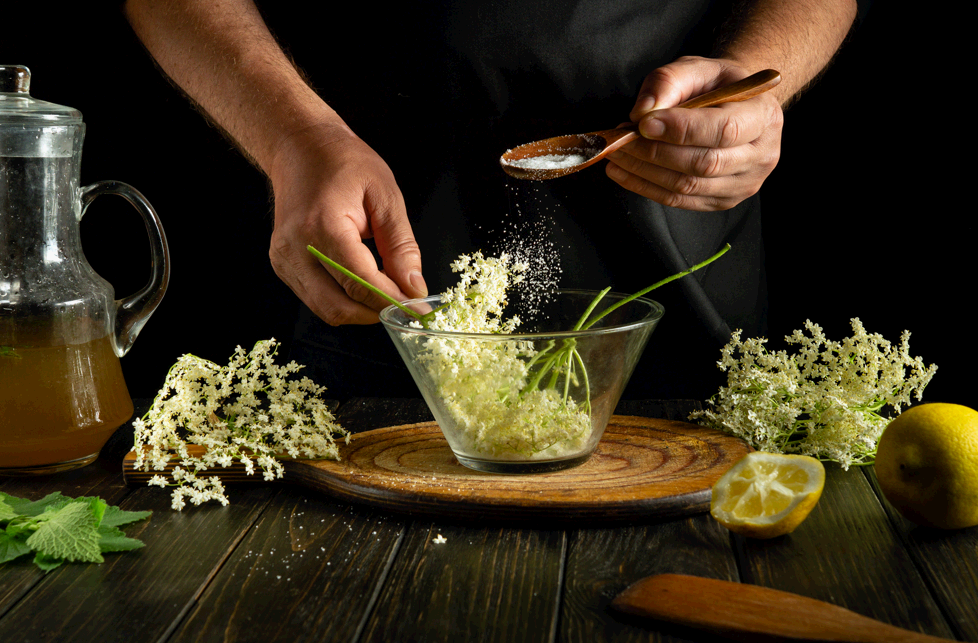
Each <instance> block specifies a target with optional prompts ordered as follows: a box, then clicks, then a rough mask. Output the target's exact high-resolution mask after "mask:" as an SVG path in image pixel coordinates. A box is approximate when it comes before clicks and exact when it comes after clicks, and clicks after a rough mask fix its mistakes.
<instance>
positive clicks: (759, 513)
mask: <svg viewBox="0 0 978 643" xmlns="http://www.w3.org/2000/svg"><path fill="white" fill-rule="evenodd" d="M824 484H825V468H824V467H823V466H822V463H821V462H819V461H818V460H816V459H815V458H811V457H809V456H800V455H783V454H778V453H764V452H761V451H756V452H754V453H749V454H747V455H746V456H745V457H744V458H742V459H741V460H740V461H739V462H737V463H736V464H735V465H734V466H733V467H731V468H730V469H729V470H728V471H727V472H726V473H725V474H724V475H723V476H722V477H721V478H720V479H719V480H718V481H717V482H716V484H715V485H713V494H712V499H711V502H710V513H711V514H712V515H713V517H714V518H716V520H717V521H719V522H720V524H722V525H723V526H724V527H726V528H727V529H729V530H731V531H733V532H735V533H739V534H743V535H745V536H750V537H752V538H774V537H776V536H781V535H784V534H787V533H790V532H791V531H794V529H795V528H796V527H797V526H798V525H799V524H801V522H802V521H803V520H804V519H805V518H806V517H807V516H808V514H809V512H811V510H812V508H813V507H814V506H815V503H817V502H818V499H819V497H820V496H821V494H822V487H823V486H824Z"/></svg>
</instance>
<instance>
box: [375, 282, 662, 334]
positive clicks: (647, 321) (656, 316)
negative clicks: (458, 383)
mask: <svg viewBox="0 0 978 643" xmlns="http://www.w3.org/2000/svg"><path fill="white" fill-rule="evenodd" d="M556 292H557V293H558V294H578V295H580V294H589V295H591V296H592V299H593V298H594V297H595V296H597V294H598V293H599V292H601V291H599V290H588V289H584V288H558V289H557V290H556ZM607 297H617V298H618V299H625V298H628V297H631V295H628V294H624V293H620V292H614V291H609V292H608V293H607V294H605V298H607ZM429 300H435V301H441V295H428V296H427V297H419V298H417V299H408V300H405V301H403V302H401V303H402V305H405V306H408V305H410V304H416V303H421V302H427V301H429ZM636 302H641V303H643V304H645V305H646V306H648V307H649V308H650V309H651V310H650V312H649V314H647V315H646V316H645V317H643V318H642V319H640V320H638V321H633V322H628V323H626V324H616V325H614V326H601V327H600V328H591V329H588V330H555V331H540V332H532V333H461V332H458V331H453V330H433V329H430V328H415V327H413V326H407V325H404V324H401V323H397V322H395V321H394V320H393V319H392V317H391V316H392V315H393V314H394V313H395V312H401V313H402V314H404V315H405V316H407V313H404V311H402V310H401V309H400V308H398V307H397V306H394V305H393V304H392V305H390V306H388V307H386V308H384V309H383V310H381V311H380V322H381V323H382V324H383V325H384V326H385V327H386V328H390V329H393V330H396V331H397V332H400V333H411V334H415V335H430V336H433V337H446V338H453V339H479V340H483V341H484V340H487V339H493V340H516V341H520V340H531V339H536V340H538V339H541V338H549V337H557V338H564V337H588V336H595V335H607V334H610V333H620V332H624V331H628V330H633V329H636V328H640V327H642V326H650V325H653V324H657V323H658V322H659V321H660V320H661V319H662V317H663V315H665V311H666V309H665V306H663V305H662V304H660V303H659V302H657V301H655V300H653V299H648V298H647V297H636V298H635V299H634V300H632V301H631V302H629V304H632V303H636ZM599 305H600V304H599ZM410 321H415V319H414V318H413V317H410Z"/></svg>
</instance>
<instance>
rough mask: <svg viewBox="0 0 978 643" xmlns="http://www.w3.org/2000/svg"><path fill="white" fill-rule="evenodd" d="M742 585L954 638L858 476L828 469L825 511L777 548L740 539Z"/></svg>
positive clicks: (817, 512)
mask: <svg viewBox="0 0 978 643" xmlns="http://www.w3.org/2000/svg"><path fill="white" fill-rule="evenodd" d="M732 537H733V539H734V543H735V546H736V548H737V549H738V550H739V551H740V552H741V554H742V556H743V562H742V574H741V575H742V581H743V582H746V583H754V584H758V585H764V586H767V587H771V588H774V589H780V590H784V591H788V592H795V593H797V594H802V595H803V596H808V597H811V598H815V599H818V600H822V601H826V602H828V603H832V604H834V605H839V606H841V607H845V608H847V609H849V610H852V611H853V612H856V613H857V614H862V615H864V616H869V617H870V618H875V619H878V620H880V621H883V622H884V623H889V624H891V625H895V626H897V627H903V628H906V629H909V630H913V631H918V632H923V633H925V634H930V635H933V636H941V637H945V638H948V637H953V633H952V631H951V629H950V628H949V627H948V624H947V622H946V621H945V619H944V617H943V616H942V614H941V612H940V609H939V607H938V606H937V604H936V602H935V600H934V598H933V596H932V595H931V593H930V591H929V589H928V587H927V584H926V583H925V582H924V580H923V578H922V577H921V576H920V574H919V573H918V572H917V570H916V568H915V567H914V564H913V561H912V560H911V558H910V555H909V554H908V553H907V551H906V549H905V548H904V547H903V544H902V543H901V542H900V539H899V537H898V536H897V535H896V534H895V533H894V531H893V529H892V526H891V524H890V521H889V519H888V518H887V516H886V513H885V512H884V511H883V508H882V507H881V506H880V503H879V501H878V500H877V498H876V494H874V493H873V490H872V489H871V488H870V486H869V483H868V482H867V481H866V478H865V476H863V475H862V474H861V473H860V472H859V471H858V470H854V469H850V470H849V471H843V470H842V469H841V468H840V467H839V466H837V465H831V464H830V465H827V466H826V480H825V489H824V491H823V493H822V497H821V499H820V500H819V503H818V505H816V507H815V509H814V510H813V511H812V513H811V514H810V515H809V516H808V518H807V519H806V520H805V522H803V523H802V524H801V526H799V527H798V529H797V530H796V531H795V532H793V533H791V534H788V535H787V536H783V537H781V538H776V539H772V540H751V539H746V538H742V537H740V536H736V535H734V536H732Z"/></svg>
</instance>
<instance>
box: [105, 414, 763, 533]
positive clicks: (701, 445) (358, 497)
mask: <svg viewBox="0 0 978 643" xmlns="http://www.w3.org/2000/svg"><path fill="white" fill-rule="evenodd" d="M750 450H751V449H750V447H749V446H747V444H746V443H745V442H743V441H742V440H740V439H738V438H734V437H731V436H728V435H725V434H723V433H720V432H719V431H715V430H713V429H709V428H706V427H701V426H696V425H694V424H688V423H686V422H677V421H674V420H660V419H652V418H642V417H634V416H622V415H615V416H613V417H612V418H611V421H610V422H609V424H608V428H607V429H606V430H605V433H604V436H603V437H602V438H601V442H600V444H599V445H598V449H597V451H596V452H595V454H594V455H593V456H591V458H590V459H589V460H588V461H587V462H585V463H584V464H582V465H580V466H578V467H575V468H573V469H566V470H564V471H557V472H553V473H540V474H528V475H500V474H487V473H479V472H476V471H472V470H471V469H467V468H465V467H463V466H462V465H460V464H459V463H458V461H457V460H456V459H455V456H454V455H453V454H452V451H451V449H450V448H449V447H448V443H447V442H446V441H445V438H444V437H443V436H442V433H441V429H439V428H438V425H437V424H436V423H434V422H424V423H420V424H405V425H402V426H392V427H386V428H382V429H375V430H372V431H365V432H363V433H357V434H354V435H353V437H352V439H351V441H350V444H348V445H343V446H341V447H340V460H339V461H333V460H289V461H286V462H284V465H285V480H286V481H289V482H293V483H296V484H299V485H302V486H305V487H308V488H310V489H315V490H317V491H321V492H323V493H325V494H327V495H329V496H332V497H334V498H337V499H340V500H344V501H348V502H352V503H359V504H366V505H370V506H373V507H377V508H380V509H384V510H389V511H395V512H402V513H409V514H419V515H428V516H438V517H441V518H458V519H476V520H480V521H484V520H493V519H494V520H506V521H509V520H515V521H525V520H533V521H536V520H542V521H553V520H558V521H561V522H567V521H571V522H578V523H586V522H591V521H593V522H595V524H602V523H607V522H623V521H625V522H627V521H641V520H647V519H659V518H669V517H675V516H682V515H688V514H692V513H699V512H702V511H706V510H708V509H709V506H710V488H711V487H712V486H713V483H714V482H716V480H717V479H718V478H719V477H720V476H721V475H723V473H724V472H725V471H726V470H727V469H729V468H730V466H731V465H733V464H734V463H735V462H736V461H737V460H739V459H740V458H741V457H743V456H744V455H746V454H747V453H748V452H749V451H750ZM134 461H135V454H134V453H129V455H127V456H126V458H125V460H124V461H123V475H124V477H125V479H126V483H127V484H130V485H133V484H145V483H146V481H147V480H148V479H149V477H150V476H151V475H153V473H158V472H152V473H147V472H143V471H135V470H134V469H133V463H134ZM208 473H214V474H216V475H218V476H219V477H220V478H221V479H222V481H224V482H225V484H230V483H235V482H260V481H261V474H260V473H258V474H256V475H253V476H247V475H245V473H244V470H243V467H241V466H240V465H238V464H236V465H234V466H232V467H228V468H226V469H215V470H213V471H212V472H208Z"/></svg>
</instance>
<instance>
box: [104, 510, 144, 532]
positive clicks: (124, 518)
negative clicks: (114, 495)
mask: <svg viewBox="0 0 978 643" xmlns="http://www.w3.org/2000/svg"><path fill="white" fill-rule="evenodd" d="M152 515H153V512H152V511H125V510H123V509H119V508H118V507H112V506H110V507H107V508H106V509H105V515H103V516H102V522H101V524H100V526H102V527H121V526H122V525H128V524H129V523H132V522H136V521H139V520H144V519H146V518H149V517H150V516H152Z"/></svg>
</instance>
